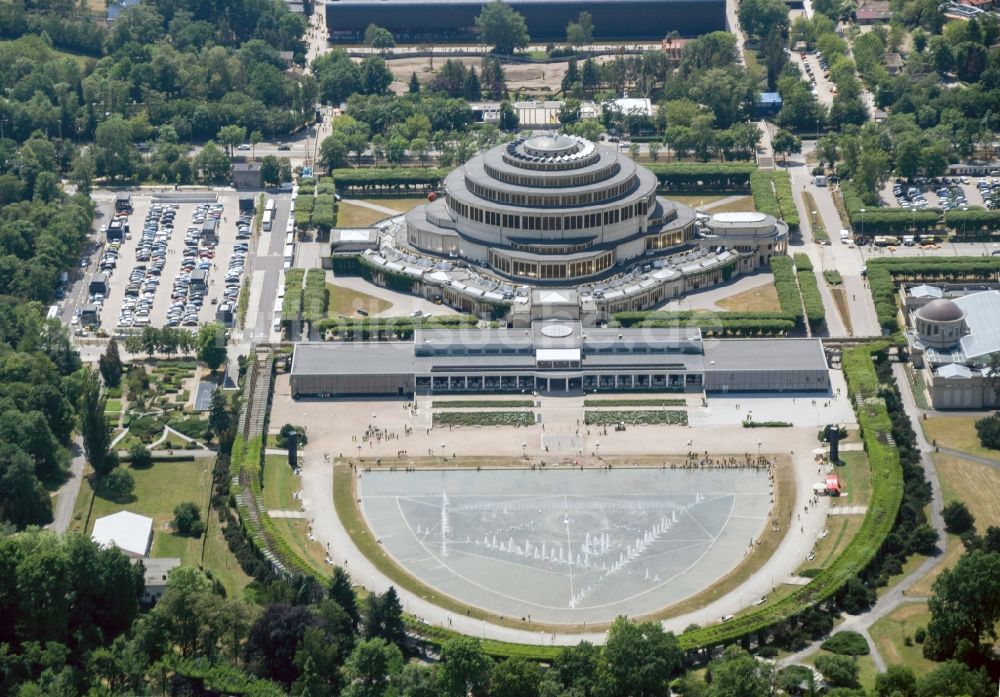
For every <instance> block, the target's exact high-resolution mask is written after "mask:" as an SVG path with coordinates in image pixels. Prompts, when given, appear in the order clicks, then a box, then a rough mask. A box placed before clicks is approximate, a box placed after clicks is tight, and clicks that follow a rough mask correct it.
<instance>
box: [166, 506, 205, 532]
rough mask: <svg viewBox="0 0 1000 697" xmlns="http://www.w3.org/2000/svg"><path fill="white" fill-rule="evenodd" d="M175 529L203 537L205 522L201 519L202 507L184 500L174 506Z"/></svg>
mask: <svg viewBox="0 0 1000 697" xmlns="http://www.w3.org/2000/svg"><path fill="white" fill-rule="evenodd" d="M173 527H174V530H176V531H177V532H178V533H179V534H181V535H188V536H190V537H201V533H202V532H204V530H205V524H204V523H203V522H202V520H201V508H199V507H198V504H196V503H193V502H191V501H184V502H183V503H179V504H177V505H176V506H174V521H173Z"/></svg>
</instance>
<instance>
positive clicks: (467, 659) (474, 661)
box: [438, 637, 491, 697]
mask: <svg viewBox="0 0 1000 697" xmlns="http://www.w3.org/2000/svg"><path fill="white" fill-rule="evenodd" d="M490 666H491V661H490V659H489V657H488V656H487V655H486V654H485V653H484V652H483V648H482V646H480V644H479V642H478V641H476V640H475V639H472V638H469V637H458V638H455V639H449V640H448V641H446V642H445V643H444V645H443V646H442V647H441V667H440V669H439V672H438V683H439V685H440V686H441V691H442V694H444V695H445V697H468V696H469V695H472V697H481V696H482V695H485V694H486V691H487V686H488V684H489V679H490Z"/></svg>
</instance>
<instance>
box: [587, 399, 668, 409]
mask: <svg viewBox="0 0 1000 697" xmlns="http://www.w3.org/2000/svg"><path fill="white" fill-rule="evenodd" d="M686 405H687V402H686V401H684V400H683V399H585V400H583V406H585V407H683V406H686Z"/></svg>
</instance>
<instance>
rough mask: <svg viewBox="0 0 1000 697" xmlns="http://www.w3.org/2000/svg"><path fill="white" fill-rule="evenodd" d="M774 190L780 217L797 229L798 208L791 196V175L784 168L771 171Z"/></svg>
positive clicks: (789, 225)
mask: <svg viewBox="0 0 1000 697" xmlns="http://www.w3.org/2000/svg"><path fill="white" fill-rule="evenodd" d="M771 176H772V181H774V190H775V193H776V194H777V196H778V208H779V210H781V216H780V217H781V219H782V220H784V221H785V222H786V223H788V227H790V228H791V229H792V230H798V229H799V209H798V208H796V207H795V199H794V198H793V197H792V177H791V175H790V174H789V173H788V172H785V171H784V170H775V171H774V172H773V173H772V175H771Z"/></svg>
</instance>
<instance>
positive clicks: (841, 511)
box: [827, 506, 868, 515]
mask: <svg viewBox="0 0 1000 697" xmlns="http://www.w3.org/2000/svg"><path fill="white" fill-rule="evenodd" d="M867 511H868V506H833V507H832V508H831V509H830V510H829V511H828V512H827V515H864V514H865V513H866V512H867Z"/></svg>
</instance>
